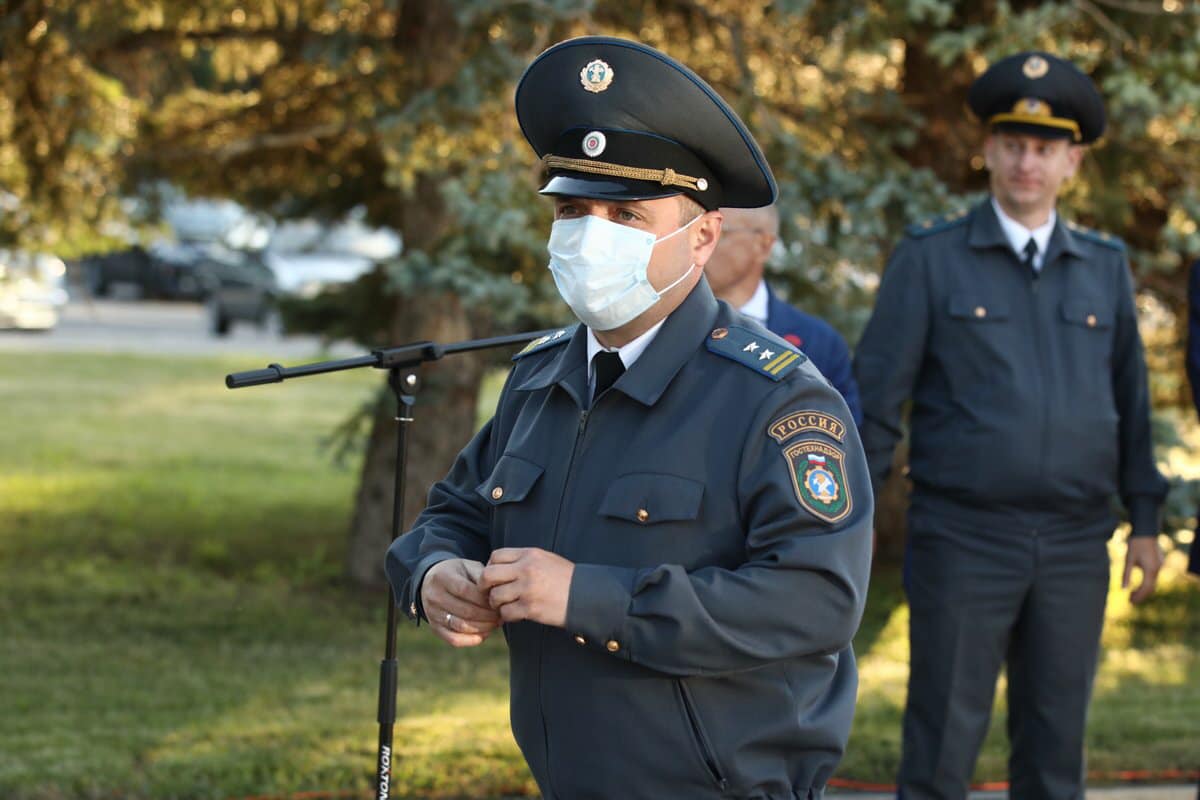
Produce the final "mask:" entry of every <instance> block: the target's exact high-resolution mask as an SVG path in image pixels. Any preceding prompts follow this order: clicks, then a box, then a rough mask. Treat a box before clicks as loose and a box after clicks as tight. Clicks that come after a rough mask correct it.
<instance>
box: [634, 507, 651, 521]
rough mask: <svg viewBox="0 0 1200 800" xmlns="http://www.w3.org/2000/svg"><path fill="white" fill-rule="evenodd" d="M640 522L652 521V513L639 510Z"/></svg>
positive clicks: (642, 509)
mask: <svg viewBox="0 0 1200 800" xmlns="http://www.w3.org/2000/svg"><path fill="white" fill-rule="evenodd" d="M637 518H638V522H645V521H646V520H648V519H650V512H649V511H647V510H646V509H644V508H639V509H638V511H637Z"/></svg>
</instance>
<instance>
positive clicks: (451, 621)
mask: <svg viewBox="0 0 1200 800" xmlns="http://www.w3.org/2000/svg"><path fill="white" fill-rule="evenodd" d="M446 627H447V628H453V627H454V615H453V614H451V613H450V612H449V611H447V612H446Z"/></svg>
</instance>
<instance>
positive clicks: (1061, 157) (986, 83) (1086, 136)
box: [967, 52, 1106, 210]
mask: <svg viewBox="0 0 1200 800" xmlns="http://www.w3.org/2000/svg"><path fill="white" fill-rule="evenodd" d="M967 103H968V105H969V106H970V107H971V110H972V111H973V112H974V114H975V116H977V117H978V118H979V120H980V121H981V122H983V123H984V124H986V125H987V126H988V137H987V140H986V141H985V143H984V150H983V154H984V159H985V162H986V164H987V167H988V170H989V172H990V182H991V189H992V193H993V194H994V195H995V196H996V198H997V199H998V200H999V201H1000V202H1001V204H1002V205H1004V206H1007V207H1009V208H1013V209H1016V210H1024V209H1027V208H1039V207H1045V206H1047V205H1052V204H1053V202H1054V198H1055V197H1057V195H1058V192H1059V190H1060V189H1061V188H1062V185H1063V184H1064V183H1065V182H1066V181H1067V180H1068V179H1069V178H1071V177H1072V176H1074V174H1075V172H1076V170H1077V169H1078V168H1079V163H1080V161H1081V159H1082V157H1083V147H1084V146H1085V145H1088V144H1091V143H1092V142H1094V141H1096V139H1098V138H1100V136H1101V134H1103V133H1104V127H1105V121H1106V119H1105V113H1104V100H1103V98H1101V96H1100V92H1099V90H1098V89H1097V88H1096V85H1095V84H1094V83H1093V82H1092V80H1091V78H1089V77H1088V76H1087V75H1085V74H1084V73H1083V72H1081V71H1080V70H1079V68H1078V67H1076V66H1075V65H1074V64H1071V63H1070V62H1068V61H1064V60H1063V59H1061V58H1058V57H1057V56H1053V55H1051V54H1049V53H1043V52H1026V53H1017V54H1016V55H1012V56H1009V57H1007V58H1004V59H1001V60H1000V61H997V62H996V63H995V64H993V65H992V66H990V67H989V68H988V69H987V71H986V72H984V73H983V75H981V76H979V78H978V79H976V81H975V83H973V84H972V85H971V89H970V91H969V92H968V94H967Z"/></svg>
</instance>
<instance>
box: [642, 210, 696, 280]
mask: <svg viewBox="0 0 1200 800" xmlns="http://www.w3.org/2000/svg"><path fill="white" fill-rule="evenodd" d="M703 216H704V212H701V213H699V214H697V215H696V216H694V217H692V218H691V220H689V221H688V223H687V224H686V225H684V226H683V227H681V228H676V229H675V230H673V231H671V232H670V233H668V234H667V235H666V236H664V237H662V238H661V239H655V240H654V244H656V245H657V244H658V243H659V242H665V241H666V240H667V239H670V238H671V237H672V236H674V235H675V234H677V233H682V232H683V231H686V230H687V229H688V228H690V227H692V223H694V222H695V221H696V220H698V219H700V218H701V217H703ZM695 268H696V262H695V261H693V262H692V263H691V266H689V267H688V268H687V269H686V270H684V272H683V274H682V275H680V276H679V277H678V278H676V279H675V280H673V281H671V284H670V285H669V286H667V287H666V288H665V289H663V290H662V291H658V290H655V294H657V295H658V298H659V299H660V300H661V299H662V296H663V295H664V294H666V293H667V292H669V291H671V290H672V289H674V288H675V287H676V286H678V285H679V284H681V283H683V282H684V280H686V279H687V276H688V275H691V274H692V270H694V269H695Z"/></svg>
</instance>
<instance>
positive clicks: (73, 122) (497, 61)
mask: <svg viewBox="0 0 1200 800" xmlns="http://www.w3.org/2000/svg"><path fill="white" fill-rule="evenodd" d="M584 33H612V34H616V35H623V36H629V37H632V38H637V39H640V40H641V41H644V42H646V43H647V44H650V45H652V46H655V47H658V48H660V49H662V50H664V51H666V52H668V53H670V54H671V55H673V56H675V57H677V58H679V59H680V60H682V61H684V62H685V63H687V64H688V65H690V66H691V67H692V68H694V69H695V70H696V71H697V72H699V73H700V74H701V75H702V76H703V77H705V78H706V79H707V80H708V81H709V82H710V83H712V84H713V86H715V87H716V88H717V89H718V90H719V91H720V92H721V93H722V94H723V95H724V96H725V97H726V98H727V99H728V100H729V102H730V103H731V104H732V105H733V106H734V107H735V108H736V109H737V110H738V111H739V113H741V114H742V115H743V117H744V118H745V119H746V120H747V122H748V123H749V124H750V125H751V127H752V128H753V130H754V131H755V133H756V136H757V137H758V138H759V141H760V143H761V144H762V145H763V147H764V150H765V151H766V153H767V155H768V158H769V160H770V162H771V164H772V166H773V169H774V171H775V174H776V177H777V179H778V181H779V185H780V189H781V204H782V205H781V207H782V210H783V212H784V213H783V220H784V240H785V243H786V246H785V247H784V248H782V249H781V250H780V252H779V253H778V258H777V259H776V262H775V263H774V264H773V266H772V270H773V274H774V276H775V280H776V281H777V282H778V283H779V284H780V285H781V286H782V287H785V289H786V291H787V292H788V293H789V294H790V296H791V298H792V299H793V300H796V301H797V302H799V303H800V304H802V305H804V306H806V307H808V308H810V309H811V310H814V311H816V312H817V313H821V314H823V315H825V316H826V317H828V318H829V319H830V320H831V321H832V322H834V324H835V325H837V326H838V327H839V328H841V329H842V331H843V332H844V333H846V334H847V336H848V338H850V340H851V341H854V340H855V339H856V337H857V333H858V331H859V329H860V327H861V325H862V324H863V323H864V322H865V319H866V316H867V314H868V313H869V311H870V302H871V297H872V294H873V290H874V286H875V280H876V276H877V274H878V272H879V270H880V269H881V268H882V265H883V263H884V262H885V260H886V257H887V253H888V252H889V250H890V249H891V247H892V246H893V245H894V243H895V242H896V241H897V239H898V237H899V236H900V235H901V232H902V229H903V227H904V226H905V225H906V224H908V223H911V222H912V221H914V220H918V219H921V218H924V217H926V216H928V215H931V214H934V213H939V212H943V211H949V210H953V209H956V208H960V207H963V206H965V205H966V204H968V203H971V202H973V201H974V200H975V199H977V198H978V197H979V196H980V195H981V193H982V192H983V191H984V190H985V188H986V176H985V174H984V172H983V171H982V159H981V158H980V157H979V156H978V147H979V143H980V141H981V138H982V132H981V130H980V126H979V124H978V122H977V121H975V120H972V119H971V118H970V116H969V114H968V113H967V111H966V110H965V95H966V89H967V87H968V86H969V84H970V83H971V81H972V80H973V79H974V77H975V76H976V75H978V74H979V73H980V72H981V71H982V70H983V69H984V68H985V67H986V65H987V64H988V63H989V62H990V61H992V60H994V59H996V58H999V57H1001V56H1004V55H1007V54H1009V53H1011V52H1014V51H1017V50H1021V49H1030V48H1039V49H1046V50H1049V51H1052V52H1055V53H1058V54H1060V55H1062V56H1064V57H1067V58H1069V59H1071V60H1072V61H1074V62H1075V63H1077V64H1078V65H1079V66H1080V67H1082V68H1083V69H1084V70H1085V71H1088V72H1090V73H1091V74H1092V75H1093V76H1094V77H1095V79H1096V80H1097V82H1098V84H1099V85H1100V87H1101V89H1102V91H1103V93H1104V95H1105V97H1106V99H1107V105H1108V115H1109V129H1108V132H1107V134H1106V136H1105V137H1104V140H1103V141H1102V142H1101V143H1100V144H1099V145H1097V146H1095V147H1093V148H1091V155H1090V156H1089V157H1088V158H1087V159H1086V161H1085V166H1084V169H1083V174H1082V176H1081V177H1080V179H1078V180H1076V181H1075V182H1074V183H1073V184H1072V185H1071V186H1070V188H1069V190H1068V191H1067V193H1066V195H1065V197H1064V198H1063V207H1064V211H1065V213H1066V214H1068V215H1069V216H1071V217H1074V218H1075V219H1078V220H1079V221H1081V222H1082V223H1084V224H1088V225H1092V226H1095V227H1098V228H1101V229H1104V230H1108V231H1111V232H1113V233H1116V234H1118V235H1120V236H1122V237H1124V238H1125V239H1126V240H1127V242H1128V243H1129V245H1130V248H1131V255H1132V260H1133V263H1134V266H1135V270H1136V272H1137V275H1138V277H1139V280H1140V281H1141V285H1142V287H1143V288H1144V289H1146V290H1147V291H1149V292H1150V293H1152V294H1153V295H1154V296H1155V297H1156V298H1158V300H1159V301H1160V302H1161V303H1162V305H1163V307H1164V308H1165V309H1166V310H1167V311H1168V312H1171V311H1174V312H1177V311H1178V310H1179V309H1180V308H1181V307H1182V304H1183V302H1184V297H1183V287H1184V282H1183V280H1182V277H1181V276H1182V270H1183V268H1184V266H1185V264H1186V263H1187V261H1188V260H1189V259H1190V258H1192V257H1194V256H1196V255H1198V254H1200V232H1198V231H1197V220H1200V187H1198V186H1197V182H1196V178H1195V173H1196V167H1197V165H1200V119H1198V118H1197V113H1198V112H1197V109H1198V108H1200V9H1198V7H1197V5H1196V4H1195V3H1190V2H1184V0H1162V2H1161V3H1160V2H1149V1H1148V0H1072V1H1071V2H1044V3H1038V2H1020V1H1017V2H1006V1H1002V0H984V2H978V3H976V2H962V1H961V0H960V1H959V2H953V1H951V0H870V1H869V2H866V3H864V4H858V5H854V6H847V5H846V4H844V3H834V2H827V1H824V2H822V1H819V0H778V1H777V2H761V1H760V2H747V1H746V0H641V1H640V2H639V1H638V0H632V1H629V0H623V1H622V2H617V0H593V1H592V2H586V3H579V2H573V1H572V0H458V2H449V0H440V1H439V0H420V1H414V0H260V1H259V2H255V3H244V2H234V0H201V1H200V2H195V3H188V4H178V3H163V2H157V1H154V0H120V2H112V1H111V0H76V2H72V3H69V4H65V3H57V2H53V0H24V1H23V2H21V1H17V2H9V3H8V4H7V5H6V6H5V12H4V15H3V17H2V18H0V186H2V187H3V189H4V191H5V192H6V193H7V195H8V196H9V197H10V198H15V203H9V205H10V206H12V208H11V209H10V210H8V211H7V212H5V213H4V215H3V216H2V217H0V241H3V240H7V241H9V242H14V241H15V242H17V243H19V244H21V245H23V246H26V247H29V248H32V249H51V250H56V251H58V252H60V253H61V254H64V255H69V254H72V253H76V252H81V251H84V250H88V249H96V248H101V247H105V246H109V245H111V243H112V234H113V232H114V231H118V230H120V226H119V223H121V222H128V221H129V214H130V208H129V206H128V204H127V203H125V202H123V201H124V199H125V198H129V197H138V196H146V194H147V187H151V186H154V185H155V184H156V182H158V181H161V180H166V181H169V182H171V183H172V184H175V185H178V186H180V187H183V188H184V189H186V190H187V191H189V192H191V193H193V194H198V195H210V196H223V197H232V198H234V199H237V200H239V201H241V202H243V203H245V204H247V205H249V206H251V207H254V208H257V209H262V210H264V211H267V212H270V213H272V214H275V215H279V216H290V215H317V216H327V217H335V216H338V215H340V214H342V213H345V212H346V211H347V210H349V209H351V208H353V207H356V206H362V207H364V208H365V209H366V211H367V215H368V218H369V220H370V221H371V222H372V223H374V224H382V225H389V226H392V227H394V228H396V229H397V230H399V231H400V232H401V234H402V236H403V237H404V241H405V250H404V252H403V254H402V255H401V256H400V257H399V258H397V259H396V260H395V261H394V262H393V263H391V264H389V265H388V266H387V270H386V273H385V274H381V275H377V276H374V278H372V279H371V280H372V281H373V282H370V283H365V284H364V285H363V286H360V287H359V289H360V290H359V291H357V292H349V293H346V295H345V296H343V297H341V298H340V299H339V300H338V302H335V303H332V304H327V305H326V306H325V307H324V310H323V312H322V313H321V314H318V315H316V316H315V317H314V318H315V319H317V320H319V322H320V324H322V325H324V326H326V327H329V328H331V329H336V330H339V331H343V332H345V331H349V332H352V333H354V334H355V335H356V336H357V337H358V338H359V339H361V340H362V341H364V342H370V343H382V342H388V341H392V342H395V341H398V340H401V339H412V338H426V336H427V334H424V333H423V332H422V331H418V330H416V329H414V328H413V327H412V323H413V321H414V320H416V319H417V318H418V317H419V316H420V315H418V314H414V309H426V310H428V309H438V308H441V309H442V310H443V311H444V313H446V314H450V315H454V316H455V317H456V318H461V319H462V320H463V321H464V325H463V326H462V327H460V328H458V329H455V330H456V331H457V332H459V333H462V334H464V335H465V334H483V333H489V332H492V331H495V330H513V329H517V328H520V327H537V326H540V325H541V324H545V323H551V322H558V321H563V320H565V319H566V318H567V317H566V312H565V309H564V308H563V307H562V305H561V304H560V303H559V302H558V301H557V299H556V296H555V294H554V291H553V287H552V284H551V283H550V281H549V279H548V274H547V271H546V270H545V268H544V265H545V255H544V241H545V236H546V233H547V230H548V222H549V220H548V216H549V215H548V213H547V211H546V207H545V204H544V200H542V199H540V198H538V197H537V195H536V194H535V191H534V190H535V188H536V164H535V163H534V158H533V156H532V155H531V153H530V152H529V150H528V148H527V146H526V145H525V143H524V142H523V140H522V139H521V137H520V133H519V131H518V129H517V126H516V122H515V120H514V118H513V114H512V94H513V89H514V86H515V82H516V80H517V78H518V77H519V75H520V73H521V70H522V69H523V67H524V65H525V64H527V63H528V61H529V60H530V59H531V58H532V57H533V55H535V54H536V53H537V52H538V51H540V50H541V49H543V48H544V47H546V46H548V45H550V44H552V43H553V42H555V41H557V40H559V39H562V38H565V37H567V36H572V35H579V34H584ZM133 221H134V222H137V221H138V220H137V219H134V220H133ZM439 303H440V304H441V305H439ZM1168 318H1169V315H1168ZM1151 355H1152V358H1153V359H1154V361H1153V363H1154V364H1155V365H1156V366H1157V367H1159V368H1161V369H1163V370H1166V371H1168V372H1170V373H1171V374H1173V375H1175V376H1178V374H1179V358H1178V348H1177V337H1171V336H1167V337H1166V338H1164V339H1163V343H1162V347H1161V348H1159V349H1158V350H1155V351H1154V352H1152V353H1151ZM476 366H478V365H476ZM464 373H465V374H466V376H467V377H466V378H465V380H466V381H467V383H468V384H471V383H472V382H474V381H477V379H478V375H479V374H480V372H479V370H478V369H476V368H472V369H466V370H464ZM434 384H435V386H436V385H437V382H436V381H434ZM1156 385H1158V386H1165V387H1166V388H1165V390H1164V391H1162V392H1160V394H1159V397H1158V400H1159V401H1160V402H1168V403H1179V402H1181V401H1182V400H1184V399H1186V394H1185V393H1184V392H1183V390H1182V388H1181V387H1182V386H1183V381H1181V380H1173V381H1167V382H1165V383H1159V382H1156ZM470 388H471V387H470V386H469V385H468V386H466V387H460V389H461V391H460V394H461V396H462V397H465V398H469V397H470V391H469V389H470ZM463 402H464V403H467V404H469V402H470V401H469V399H468V400H464V401H463ZM469 418H470V415H468V414H460V415H459V421H458V422H456V423H455V424H453V425H450V426H449V427H447V428H445V429H443V430H442V438H443V439H445V440H446V441H448V442H449V443H450V444H449V446H444V447H442V448H441V449H438V448H437V447H435V446H434V445H433V444H432V443H431V444H430V445H429V446H430V447H433V448H434V450H436V451H437V452H431V453H428V454H426V455H428V456H429V457H428V458H422V453H421V452H418V453H417V454H416V455H417V459H418V460H419V461H425V462H428V463H429V466H428V468H427V469H426V471H425V472H423V473H422V474H421V475H420V477H419V479H418V480H417V481H416V483H417V484H418V486H419V487H420V488H419V489H418V490H417V491H418V493H417V494H414V497H419V496H420V495H419V492H420V491H421V490H422V489H423V486H424V485H426V484H427V483H428V482H429V481H430V480H432V479H433V477H435V476H436V475H438V474H439V473H440V472H442V471H443V470H444V468H445V465H446V461H447V459H448V458H449V457H450V455H452V453H453V452H454V450H455V449H456V447H457V445H458V444H460V443H461V442H462V441H464V440H465V438H466V436H467V434H468V432H469V430H468V429H469V427H470V422H469ZM379 420H384V422H386V415H385V414H383V412H380V415H379V417H377V424H376V427H375V432H374V434H373V436H372V442H373V445H372V446H373V447H376V448H377V449H378V448H380V447H383V446H384V445H385V444H386V437H385V436H384V434H383V433H382V429H381V427H380V426H381V425H382V424H383V423H382V422H379ZM369 461H370V459H369ZM385 469H386V459H379V458H377V459H375V460H374V461H371V463H370V464H369V465H368V468H367V470H366V472H365V473H364V483H366V482H368V480H369V478H370V475H371V474H372V472H371V471H372V470H376V471H378V470H385ZM376 494H378V493H376ZM376 502H378V498H376ZM411 507H413V504H411V503H410V508H411Z"/></svg>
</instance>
